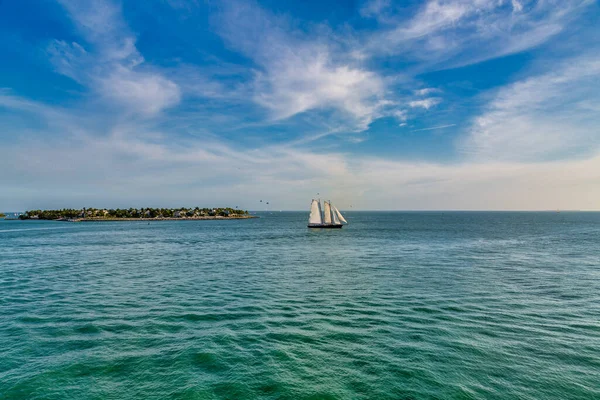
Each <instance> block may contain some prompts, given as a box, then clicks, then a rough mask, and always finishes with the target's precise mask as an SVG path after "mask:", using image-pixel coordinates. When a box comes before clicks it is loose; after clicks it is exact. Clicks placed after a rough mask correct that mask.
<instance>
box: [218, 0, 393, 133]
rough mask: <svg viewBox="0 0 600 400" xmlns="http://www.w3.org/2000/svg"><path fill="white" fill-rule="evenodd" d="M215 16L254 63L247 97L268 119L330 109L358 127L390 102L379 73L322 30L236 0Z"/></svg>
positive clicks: (231, 40)
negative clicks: (313, 31)
mask: <svg viewBox="0 0 600 400" xmlns="http://www.w3.org/2000/svg"><path fill="white" fill-rule="evenodd" d="M221 17H222V18H221V21H222V23H221V25H220V26H221V28H220V32H221V34H222V35H223V36H224V37H225V38H226V39H227V40H228V42H229V43H230V44H231V45H232V46H234V47H235V48H236V49H239V50H240V51H242V52H244V53H245V54H246V55H247V56H248V57H250V58H252V59H253V61H254V62H255V63H256V66H257V69H256V73H255V79H254V82H253V90H254V95H253V99H254V100H255V102H256V103H258V104H259V105H261V106H263V107H265V108H266V109H267V110H269V112H270V115H271V117H272V118H274V119H276V120H279V119H286V118H290V117H292V116H294V115H297V114H300V113H304V112H307V111H311V110H334V111H336V112H338V113H339V115H338V117H339V119H340V120H346V121H347V124H346V125H347V126H346V129H349V130H359V131H360V130H364V129H366V128H367V127H368V125H369V124H370V123H371V122H372V121H373V120H374V119H376V118H378V117H379V116H380V115H381V114H382V110H383V109H384V108H385V107H387V106H389V105H390V103H391V102H390V101H389V100H388V99H386V94H385V89H386V88H385V82H384V80H383V79H382V77H380V76H379V75H378V74H377V73H375V72H373V71H370V70H369V69H367V68H365V67H364V66H362V65H361V64H360V60H357V58H356V57H354V56H353V54H354V53H352V52H351V51H344V50H343V49H341V48H340V47H339V43H337V42H336V40H335V37H334V35H333V34H332V33H331V32H327V30H326V29H323V30H324V32H322V35H314V36H311V35H308V34H304V33H301V32H298V31H294V29H293V25H292V22H290V21H288V20H287V19H286V18H283V17H277V16H275V15H271V14H269V13H267V12H266V11H264V10H262V9H260V8H259V7H258V6H256V5H252V4H247V3H241V2H233V3H232V5H229V6H228V7H226V10H225V12H224V13H223V15H222V16H221ZM244 21H248V22H244ZM249 22H251V23H249Z"/></svg>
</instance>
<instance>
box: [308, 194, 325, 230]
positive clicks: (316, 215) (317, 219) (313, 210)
mask: <svg viewBox="0 0 600 400" xmlns="http://www.w3.org/2000/svg"><path fill="white" fill-rule="evenodd" d="M308 223H309V224H322V223H323V220H322V218H321V203H320V202H318V201H317V200H314V199H313V201H312V204H311V205H310V216H309V217H308Z"/></svg>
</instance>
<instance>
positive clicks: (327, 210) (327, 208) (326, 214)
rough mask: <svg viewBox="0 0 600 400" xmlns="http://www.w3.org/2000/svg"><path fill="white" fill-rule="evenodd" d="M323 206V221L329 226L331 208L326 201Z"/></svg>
mask: <svg viewBox="0 0 600 400" xmlns="http://www.w3.org/2000/svg"><path fill="white" fill-rule="evenodd" d="M323 204H324V205H325V208H324V210H323V221H324V223H326V224H331V207H330V205H329V202H328V201H325V202H324V203H323Z"/></svg>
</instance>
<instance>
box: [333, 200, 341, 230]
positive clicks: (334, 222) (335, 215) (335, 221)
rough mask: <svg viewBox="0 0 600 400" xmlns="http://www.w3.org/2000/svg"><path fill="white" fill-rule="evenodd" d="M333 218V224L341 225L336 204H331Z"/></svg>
mask: <svg viewBox="0 0 600 400" xmlns="http://www.w3.org/2000/svg"><path fill="white" fill-rule="evenodd" d="M331 219H332V220H333V224H334V225H341V224H342V223H341V222H340V219H339V218H338V216H337V213H336V212H335V206H334V205H333V204H332V205H331Z"/></svg>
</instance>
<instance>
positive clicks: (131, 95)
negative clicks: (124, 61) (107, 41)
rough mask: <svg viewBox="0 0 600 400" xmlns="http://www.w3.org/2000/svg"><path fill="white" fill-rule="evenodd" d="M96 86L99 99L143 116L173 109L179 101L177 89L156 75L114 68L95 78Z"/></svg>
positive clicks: (179, 96)
mask: <svg viewBox="0 0 600 400" xmlns="http://www.w3.org/2000/svg"><path fill="white" fill-rule="evenodd" d="M98 83H99V91H100V93H102V95H103V96H105V97H106V98H109V99H114V100H116V101H118V102H119V104H121V105H125V106H126V107H127V108H128V109H132V110H136V111H138V112H141V113H143V114H145V115H154V114H156V113H158V112H159V111H161V110H162V109H165V108H168V107H171V106H174V105H176V104H178V103H179V101H180V98H181V94H180V91H179V87H178V86H177V85H176V84H175V83H173V82H172V81H170V80H168V79H166V78H164V77H163V76H161V75H160V74H157V73H151V72H149V73H145V72H133V71H131V70H130V69H127V68H123V67H117V68H115V70H113V71H112V72H111V73H110V75H109V76H107V77H102V78H99V79H98Z"/></svg>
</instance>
